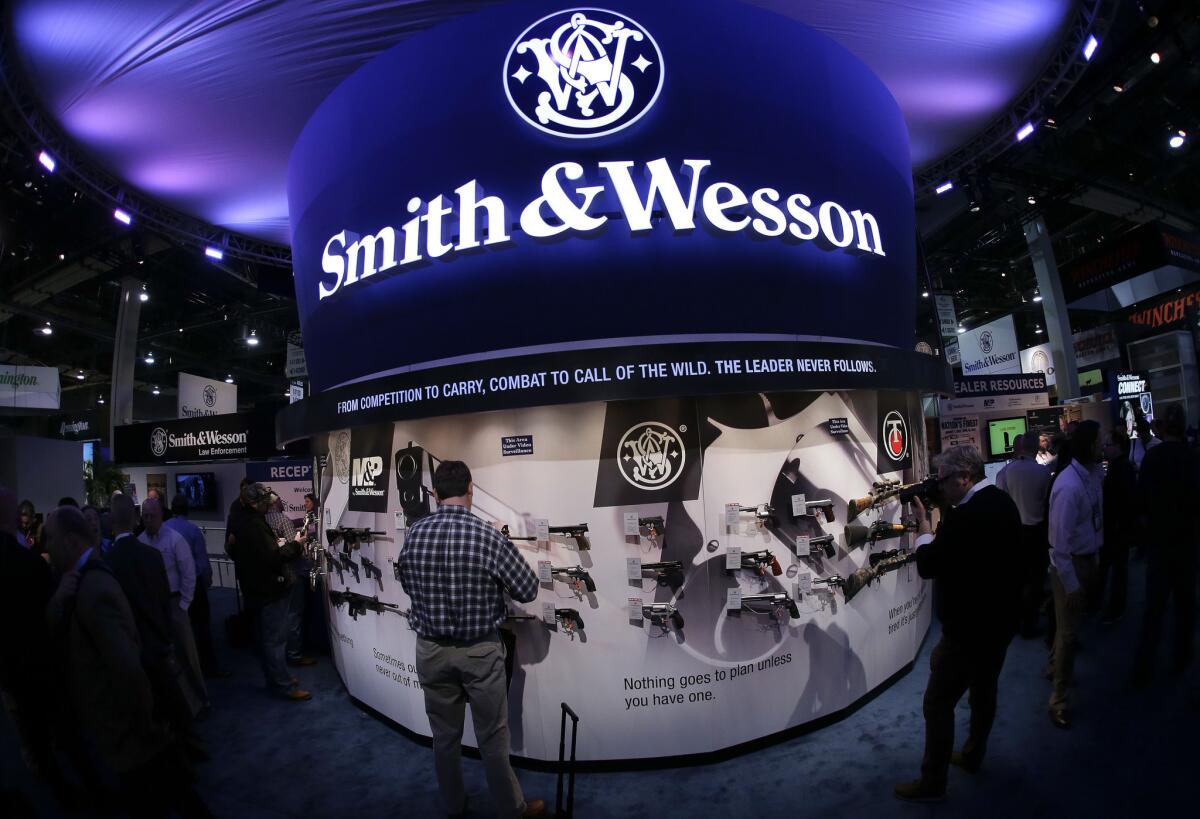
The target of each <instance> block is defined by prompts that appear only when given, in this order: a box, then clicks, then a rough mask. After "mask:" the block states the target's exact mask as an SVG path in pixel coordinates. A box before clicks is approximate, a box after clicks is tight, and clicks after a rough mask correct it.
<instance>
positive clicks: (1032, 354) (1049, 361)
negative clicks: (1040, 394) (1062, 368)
mask: <svg viewBox="0 0 1200 819" xmlns="http://www.w3.org/2000/svg"><path fill="white" fill-rule="evenodd" d="M1021 372H1023V373H1041V374H1042V375H1044V376H1046V386H1047V387H1053V386H1054V358H1053V356H1052V355H1051V353H1050V345H1049V344H1039V345H1037V346H1036V347H1026V348H1025V349H1024V350H1022V351H1021Z"/></svg>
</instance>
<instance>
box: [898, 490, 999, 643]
mask: <svg viewBox="0 0 1200 819" xmlns="http://www.w3.org/2000/svg"><path fill="white" fill-rule="evenodd" d="M1020 532H1021V515H1020V513H1019V512H1018V511H1017V505H1016V504H1015V503H1013V501H1012V498H1010V497H1009V496H1008V495H1006V494H1005V493H1004V492H1002V491H1001V490H1000V489H997V488H996V487H995V486H985V487H984V488H983V489H980V490H979V491H977V492H976V493H975V494H974V495H972V496H971V499H970V500H968V501H967V502H966V503H964V504H962V505H960V506H956V507H954V508H953V509H951V510H950V511H948V512H947V513H946V515H945V517H944V518H943V519H942V523H941V525H940V526H939V527H938V531H937V535H936V537H934V539H933V542H932V543H927V544H925V545H924V546H922V547H921V548H919V549H918V550H917V572H918V573H919V574H920V575H921V577H926V578H931V579H934V580H937V581H938V588H937V600H938V607H937V608H938V618H939V619H940V620H941V621H942V633H943V634H944V635H945V636H946V637H947V638H949V639H952V640H956V641H962V642H965V643H970V642H975V643H977V644H987V645H994V644H995V643H996V642H1001V643H1007V642H1008V641H1009V640H1011V639H1012V636H1013V634H1014V633H1015V632H1016V628H1017V621H1018V620H1019V618H1020V579H1019V574H1018V572H1019V568H1020V561H1019V560H1017V559H1016V552H1015V550H1016V546H1017V540H1018V538H1019V537H1020Z"/></svg>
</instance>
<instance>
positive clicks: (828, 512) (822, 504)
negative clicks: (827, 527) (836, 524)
mask: <svg viewBox="0 0 1200 819" xmlns="http://www.w3.org/2000/svg"><path fill="white" fill-rule="evenodd" d="M818 512H820V513H821V514H822V515H824V517H825V522H826V523H833V501H831V500H829V499H826V500H815V501H805V502H804V514H805V515H806V516H814V515H816V514H817V513H818Z"/></svg>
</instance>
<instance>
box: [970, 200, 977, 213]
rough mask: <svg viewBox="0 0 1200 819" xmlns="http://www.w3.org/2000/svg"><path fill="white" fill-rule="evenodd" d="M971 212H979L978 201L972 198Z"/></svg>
mask: <svg viewBox="0 0 1200 819" xmlns="http://www.w3.org/2000/svg"><path fill="white" fill-rule="evenodd" d="M971 213H979V203H978V202H976V201H975V200H974V199H972V200H971Z"/></svg>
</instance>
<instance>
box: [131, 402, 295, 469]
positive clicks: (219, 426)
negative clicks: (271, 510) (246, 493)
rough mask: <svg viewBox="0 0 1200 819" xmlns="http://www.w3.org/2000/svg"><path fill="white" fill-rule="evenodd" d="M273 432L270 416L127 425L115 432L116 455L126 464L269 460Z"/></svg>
mask: <svg viewBox="0 0 1200 819" xmlns="http://www.w3.org/2000/svg"><path fill="white" fill-rule="evenodd" d="M273 432H274V430H273V428H272V424H271V418H270V416H267V415H257V414H233V415H213V416H204V417H201V418H181V419H179V420H173V421H151V422H149V423H144V424H128V425H126V426H119V427H116V428H115V429H114V430H113V456H114V460H116V461H117V462H118V463H123V464H137V463H168V462H172V461H219V460H231V459H245V458H256V457H257V458H263V457H270V456H271V455H275V454H277V451H276V449H275V438H274V435H273Z"/></svg>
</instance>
